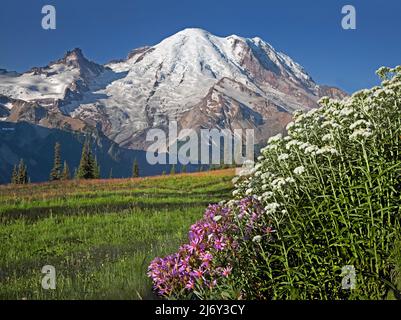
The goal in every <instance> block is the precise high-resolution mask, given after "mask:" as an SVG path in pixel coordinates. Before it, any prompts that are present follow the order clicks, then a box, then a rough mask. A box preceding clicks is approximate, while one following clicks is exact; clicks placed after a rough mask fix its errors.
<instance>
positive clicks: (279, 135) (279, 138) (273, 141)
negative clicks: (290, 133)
mask: <svg viewBox="0 0 401 320" xmlns="http://www.w3.org/2000/svg"><path fill="white" fill-rule="evenodd" d="M282 138H283V135H282V134H281V133H279V134H277V135H275V136H273V137H270V138H269V140H268V142H267V143H268V144H271V143H275V142H278V141H280V140H281V139H282Z"/></svg>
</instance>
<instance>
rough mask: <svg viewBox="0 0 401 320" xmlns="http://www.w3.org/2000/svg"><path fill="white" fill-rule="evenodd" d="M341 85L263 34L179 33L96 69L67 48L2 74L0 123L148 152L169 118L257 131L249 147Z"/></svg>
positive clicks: (185, 125)
mask: <svg viewBox="0 0 401 320" xmlns="http://www.w3.org/2000/svg"><path fill="white" fill-rule="evenodd" d="M325 95H328V96H330V97H333V98H338V99H341V98H343V97H345V96H346V93H344V92H343V91H341V90H340V89H337V88H333V87H328V86H320V85H318V84H316V83H315V82H314V81H313V79H312V78H311V77H310V76H309V74H308V73H307V72H306V71H305V70H304V68H303V67H302V66H301V65H299V64H298V63H296V62H295V61H293V60H292V59H291V58H290V57H288V56H287V55H285V54H283V53H281V52H277V51H276V50H275V49H274V48H273V47H272V46H271V45H270V44H268V43H267V42H265V41H263V40H262V39H260V38H257V37H255V38H252V39H249V38H242V37H239V36H236V35H231V36H228V37H218V36H215V35H212V34H211V33H209V32H207V31H205V30H201V29H195V28H190V29H185V30H183V31H181V32H178V33H177V34H174V35H172V36H171V37H168V38H166V39H165V40H163V41H162V42H160V43H159V44H157V45H155V46H148V47H142V48H138V49H135V50H133V51H131V52H130V53H129V55H128V57H127V59H124V60H116V61H112V62H110V63H108V64H106V65H99V64H97V63H95V62H92V61H89V60H88V59H86V58H85V57H84V55H83V53H82V51H81V50H80V49H74V50H72V51H69V52H67V53H66V55H65V56H64V57H63V58H62V59H60V60H57V61H54V62H51V63H49V65H48V66H45V67H40V68H33V69H31V70H29V71H28V72H25V73H23V74H18V73H15V72H8V71H6V70H3V69H1V70H0V121H8V122H15V123H18V122H21V121H25V122H29V123H31V124H34V125H39V126H43V127H46V128H49V129H60V130H67V131H74V132H79V133H85V132H92V131H93V130H98V131H99V132H101V133H102V134H104V135H105V136H106V137H107V138H108V139H110V140H111V141H114V142H115V143H117V144H118V145H119V146H120V147H124V148H128V149H136V150H146V148H147V146H148V145H149V142H146V141H145V137H146V133H147V132H148V130H150V129H152V128H162V129H164V128H166V127H167V126H168V123H169V122H170V121H172V120H176V121H177V122H178V126H179V128H181V129H185V128H194V129H197V130H199V129H201V128H210V129H212V128H216V129H230V130H234V129H254V130H255V132H256V141H255V142H256V143H257V144H260V145H263V144H264V143H265V141H266V140H267V138H268V137H270V136H271V135H273V134H276V133H277V132H282V131H283V130H284V128H285V125H286V124H287V123H288V122H289V121H290V119H291V113H292V112H293V111H294V110H296V109H303V110H308V109H310V108H314V107H317V100H318V99H319V98H320V97H322V96H325Z"/></svg>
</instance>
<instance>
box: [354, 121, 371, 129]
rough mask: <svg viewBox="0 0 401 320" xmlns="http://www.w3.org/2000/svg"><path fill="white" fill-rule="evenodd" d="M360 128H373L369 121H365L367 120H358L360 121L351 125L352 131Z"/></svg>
mask: <svg viewBox="0 0 401 320" xmlns="http://www.w3.org/2000/svg"><path fill="white" fill-rule="evenodd" d="M360 126H365V127H366V128H367V127H370V126H371V123H370V122H368V121H365V120H358V121H355V122H354V123H353V124H351V126H350V127H349V128H350V129H351V130H354V129H355V128H358V127H360Z"/></svg>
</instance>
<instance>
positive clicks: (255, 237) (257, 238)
mask: <svg viewBox="0 0 401 320" xmlns="http://www.w3.org/2000/svg"><path fill="white" fill-rule="evenodd" d="M261 240H262V236H254V237H253V239H252V241H253V242H260V241H261Z"/></svg>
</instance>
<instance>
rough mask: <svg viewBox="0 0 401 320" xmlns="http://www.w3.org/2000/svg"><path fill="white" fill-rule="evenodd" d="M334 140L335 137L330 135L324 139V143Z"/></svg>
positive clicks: (326, 135)
mask: <svg viewBox="0 0 401 320" xmlns="http://www.w3.org/2000/svg"><path fill="white" fill-rule="evenodd" d="M333 139H334V137H333V135H332V134H330V133H328V134H325V135H324V136H323V137H322V141H324V142H326V141H332V140H333Z"/></svg>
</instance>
